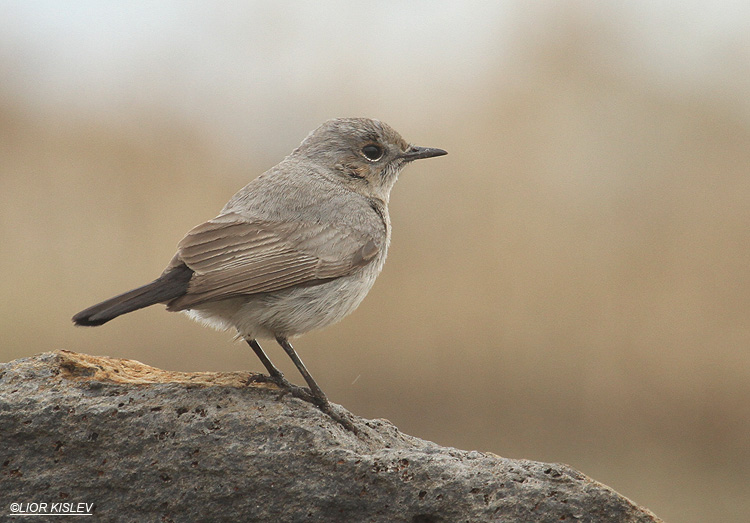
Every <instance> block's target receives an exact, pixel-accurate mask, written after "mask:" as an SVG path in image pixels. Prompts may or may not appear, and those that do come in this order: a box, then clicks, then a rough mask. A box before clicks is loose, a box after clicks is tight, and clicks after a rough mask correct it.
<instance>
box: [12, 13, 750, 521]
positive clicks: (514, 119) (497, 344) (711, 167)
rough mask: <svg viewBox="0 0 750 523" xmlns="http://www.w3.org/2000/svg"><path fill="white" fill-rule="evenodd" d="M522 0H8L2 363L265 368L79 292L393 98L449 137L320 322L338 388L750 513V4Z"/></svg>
mask: <svg viewBox="0 0 750 523" xmlns="http://www.w3.org/2000/svg"><path fill="white" fill-rule="evenodd" d="M526 4H527V3H525V2H517V1H514V2H471V1H467V2H426V1H425V2H414V3H410V4H409V7H407V6H404V5H402V3H401V2H395V1H393V2H380V3H374V4H371V5H367V6H366V5H361V4H358V3H350V2H343V1H342V2H327V3H324V4H319V3H317V2H299V3H297V2H295V3H289V4H277V3H274V2H267V3H266V2H259V3H245V2H219V3H210V6H209V3H208V2H206V3H185V2H162V3H158V4H157V3H145V4H143V3H123V2H102V1H96V2H94V1H91V2H74V3H65V4H63V3H58V2H34V3H27V2H2V4H1V5H2V11H3V16H2V17H1V19H0V78H2V79H3V80H2V82H0V242H1V251H0V252H1V254H0V270H1V271H2V280H1V282H0V290H1V291H2V296H3V298H4V299H3V300H2V301H0V328H1V329H2V330H1V331H0V332H1V334H2V339H3V343H2V347H1V348H0V356H2V360H3V361H10V360H12V359H15V358H20V357H25V356H30V355H33V354H35V353H39V352H43V351H48V350H52V349H56V348H66V349H70V350H75V351H80V352H87V353H91V354H99V355H110V356H116V357H123V358H132V359H137V360H140V361H143V362H145V363H148V364H150V365H154V366H158V367H162V368H166V369H174V370H237V369H253V370H256V371H260V370H262V367H261V365H260V364H259V363H258V362H257V360H256V358H255V357H254V355H253V354H252V352H251V351H250V350H249V349H248V348H247V347H246V346H245V345H244V344H242V343H233V342H232V336H231V334H229V333H217V332H214V331H211V330H208V329H205V328H203V327H201V326H200V325H198V324H195V323H193V322H190V321H189V320H188V319H186V318H185V317H183V316H181V315H178V314H170V313H167V312H165V311H164V310H163V308H160V307H152V308H150V309H147V310H144V311H139V312H136V313H134V314H131V315H128V316H125V317H122V318H119V319H117V320H115V321H113V322H112V323H110V324H107V325H106V326H104V327H101V328H97V329H83V328H73V326H72V324H71V323H70V317H71V316H72V315H73V314H74V313H75V312H77V311H78V310H80V309H82V308H84V307H86V306H88V305H91V304H93V303H94V302H97V301H100V300H102V299H104V298H107V297H109V296H111V295H113V294H116V293H119V292H122V291H125V290H128V289H130V288H132V287H134V286H137V285H140V284H142V283H145V282H147V281H150V280H151V279H153V278H155V277H156V276H157V275H158V274H159V273H160V272H161V270H162V269H163V267H164V266H165V265H166V263H167V262H168V261H169V259H170V257H171V256H172V254H173V252H174V248H175V246H176V243H177V242H178V241H179V239H180V238H181V237H182V235H183V234H184V233H185V232H187V230H188V229H190V228H191V227H192V226H194V225H196V224H198V223H200V222H202V221H204V220H206V219H208V218H211V217H213V216H215V215H216V214H217V212H218V211H219V209H220V208H221V207H222V206H223V205H224V203H225V201H226V200H227V199H228V198H229V197H230V196H231V195H232V194H233V193H234V192H235V191H236V190H238V189H239V188H241V187H242V186H243V185H244V184H245V183H247V182H248V181H249V180H251V179H252V178H254V177H255V176H257V175H258V174H260V173H261V172H263V171H264V170H265V169H267V168H268V167H270V166H272V165H274V164H275V163H277V162H278V161H279V160H280V159H281V158H282V157H283V156H284V155H285V154H287V153H288V152H290V151H291V150H292V148H294V147H295V146H296V145H297V144H298V143H299V142H300V141H301V140H302V139H303V138H304V137H305V136H306V135H307V133H308V132H309V131H310V130H311V129H313V128H314V127H316V126H317V125H318V124H319V123H321V122H322V121H324V120H326V119H328V118H330V117H334V116H370V117H376V118H380V119H382V120H383V121H386V122H388V123H390V124H391V125H392V126H394V127H395V128H396V129H397V130H399V131H400V132H401V133H402V134H403V135H404V137H405V138H406V139H407V140H409V141H412V142H413V143H417V144H419V145H425V146H434V147H442V148H445V149H446V150H448V151H449V153H450V154H449V156H447V157H445V158H439V159H435V160H429V161H425V162H423V163H422V162H420V163H418V164H415V165H413V166H412V167H410V168H409V169H408V170H407V171H406V172H405V173H404V174H403V175H402V177H401V180H400V181H399V184H398V185H397V186H396V188H395V190H394V193H393V197H392V202H391V216H392V220H393V225H394V235H393V242H392V245H391V251H390V256H389V260H388V262H387V263H386V266H385V270H384V272H383V274H382V275H381V277H380V279H379V280H378V283H377V284H376V285H375V287H374V289H373V290H372V292H371V293H370V295H369V297H368V298H367V299H366V300H365V302H364V304H363V305H362V306H361V307H360V308H359V310H358V311H357V312H356V313H354V314H353V315H352V316H351V317H349V318H347V319H346V320H344V321H343V322H342V323H341V324H339V325H337V326H334V327H330V328H328V329H327V330H324V331H322V332H319V333H313V334H309V335H307V336H305V337H303V338H301V339H299V340H297V343H296V347H297V349H298V351H299V353H300V354H301V356H302V358H303V359H304V360H305V362H306V363H307V365H308V367H309V368H310V369H311V372H312V373H313V375H314V376H316V378H317V380H318V381H319V382H320V383H321V385H322V386H323V388H324V389H325V390H326V391H327V393H328V394H329V395H330V397H331V398H332V400H333V401H336V402H338V403H341V404H343V405H344V406H346V407H347V408H348V409H350V410H351V411H353V412H355V413H356V414H359V415H361V416H365V417H371V418H380V417H382V418H387V419H389V420H391V421H393V422H394V423H395V424H396V425H397V426H398V427H399V428H401V429H402V430H403V431H405V432H408V433H410V434H413V435H415V436H419V437H422V438H426V439H429V440H433V441H436V442H438V443H441V444H444V445H450V446H455V447H460V448H464V449H478V450H483V451H491V452H495V453H497V454H500V455H503V456H507V457H514V458H529V459H534V460H542V461H553V462H565V463H568V464H570V465H572V466H574V467H576V468H578V469H579V470H581V471H583V472H585V473H586V474H588V475H590V476H591V477H593V478H595V479H597V480H599V481H601V482H604V483H606V484H608V485H610V486H611V487H613V488H614V489H616V490H617V491H619V492H621V493H622V494H624V495H626V496H628V497H630V498H631V499H633V500H634V501H636V502H637V503H639V504H642V505H644V506H646V507H648V508H650V509H652V510H653V511H654V512H655V513H656V514H657V515H659V516H660V517H662V518H664V519H665V520H667V521H672V522H678V521H680V522H704V521H716V522H718V521H722V522H730V521H738V522H739V521H746V517H747V513H748V512H749V511H750V443H749V441H750V439H749V434H750V351H749V350H748V349H749V347H750V321H749V313H750V204H749V200H748V199H749V198H750V31H748V30H747V20H749V19H750V5H743V4H742V3H739V2H737V3H734V2H718V3H709V2H672V3H670V2H661V3H659V4H660V5H659V6H657V5H652V3H650V2H646V1H640V2H629V3H627V4H625V5H622V3H617V4H616V3H614V2H606V3H600V2H593V1H592V2H546V3H541V4H536V7H533V8H530V7H528V6H527V5H526ZM653 4H655V3H653ZM266 347H267V350H268V351H269V353H270V355H271V356H272V358H273V359H274V360H275V361H276V362H277V364H279V365H280V366H281V367H282V369H283V370H285V371H287V372H288V373H289V374H288V375H289V376H290V377H291V376H295V379H297V378H296V377H297V375H296V373H294V372H293V368H292V366H291V364H288V363H287V361H286V358H285V356H284V355H283V353H282V352H281V350H279V349H278V348H277V347H275V346H274V344H272V343H267V344H266Z"/></svg>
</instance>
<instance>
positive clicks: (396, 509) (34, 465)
mask: <svg viewBox="0 0 750 523" xmlns="http://www.w3.org/2000/svg"><path fill="white" fill-rule="evenodd" d="M251 376H252V374H251V373H248V372H232V373H212V372H198V373H183V372H168V371H163V370H159V369H156V368H153V367H149V366H147V365H144V364H142V363H139V362H136V361H131V360H120V359H114V358H105V357H95V356H88V355H85V354H76V353H73V352H68V351H62V350H60V351H54V352H47V353H44V354H40V355H38V356H34V357H32V358H24V359H20V360H16V361H13V362H11V363H6V364H2V365H0V438H1V441H2V445H0V485H1V487H0V515H3V516H6V517H9V519H10V520H14V519H16V520H21V519H23V518H24V516H20V515H15V516H14V515H13V514H14V512H13V511H12V510H11V504H13V503H19V504H21V505H20V506H15V505H14V506H13V508H14V509H15V511H16V512H17V511H19V510H21V511H23V510H28V511H35V512H37V513H38V512H40V508H39V507H40V506H41V504H43V503H46V505H45V510H46V511H47V512H49V511H50V510H52V509H53V505H52V504H53V503H57V504H58V505H55V506H54V507H56V510H63V508H64V507H63V505H62V503H69V504H70V505H69V507H74V508H77V507H79V505H78V504H79V503H80V504H93V509H92V511H93V514H94V516H95V517H94V520H97V521H99V520H101V521H164V522H169V521H274V522H276V521H326V522H336V521H342V522H344V521H345V522H353V521H355V522H356V521H363V522H364V521H373V522H380V521H383V522H385V521H387V522H396V521H403V522H413V523H420V522H421V523H427V522H457V521H462V522H463V521H470V522H485V521H498V522H511V521H512V522H518V521H524V522H537V521H538V522H547V521H549V522H552V521H554V522H560V521H584V522H643V523H645V522H655V521H660V520H659V519H658V518H656V517H655V516H654V515H653V514H652V513H650V512H649V511H648V510H645V509H643V508H640V507H638V506H636V505H634V504H633V503H632V502H630V501H629V500H627V499H626V498H624V497H622V496H620V495H619V494H617V493H616V492H614V491H613V490H611V489H610V488H608V487H606V486H604V485H602V484H600V483H597V482H596V481H593V480H591V479H590V478H588V477H586V476H585V475H583V474H581V473H580V472H577V471H575V470H573V469H571V468H570V467H568V466H566V465H561V464H549V463H539V462H535V461H527V460H511V459H505V458H502V457H500V456H497V455H494V454H490V453H483V452H473V451H472V452H467V451H463V450H457V449H453V448H447V447H441V446H439V445H436V444H434V443H431V442H429V441H424V440H421V439H418V438H415V437H412V436H408V435H406V434H402V433H401V432H399V431H398V429H396V427H394V426H393V425H391V424H390V423H389V422H388V421H385V420H365V419H362V418H357V417H356V416H352V415H351V414H348V413H347V415H348V416H350V417H351V419H352V421H353V423H354V424H355V426H356V427H357V428H358V429H359V434H358V435H355V434H353V433H352V432H349V431H347V430H345V429H343V428H342V427H341V426H340V425H339V424H337V423H335V422H334V421H332V420H331V419H330V418H329V417H328V416H326V415H325V414H323V413H321V412H320V411H319V410H318V409H317V408H315V407H314V406H312V405H310V404H308V403H305V402H303V401H300V400H298V399H296V398H293V397H291V396H290V395H284V394H282V393H281V391H280V390H279V389H278V388H276V387H275V386H274V385H272V384H268V383H250V384H247V381H248V378H250V377H251ZM29 503H39V504H40V505H38V506H34V505H28V504H29ZM24 504H26V505H24ZM80 507H82V508H83V509H88V508H89V507H90V505H80ZM49 519H51V520H52V519H57V518H49ZM43 520H44V518H41V517H35V518H34V521H43Z"/></svg>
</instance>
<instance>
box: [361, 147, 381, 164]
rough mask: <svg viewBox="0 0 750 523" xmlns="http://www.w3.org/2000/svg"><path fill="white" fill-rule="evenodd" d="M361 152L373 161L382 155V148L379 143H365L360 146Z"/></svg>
mask: <svg viewBox="0 0 750 523" xmlns="http://www.w3.org/2000/svg"><path fill="white" fill-rule="evenodd" d="M362 154H364V155H365V158H367V159H368V160H370V161H371V162H374V161H377V160H380V158H382V157H383V148H382V147H380V146H379V145H372V144H370V145H365V146H364V147H362Z"/></svg>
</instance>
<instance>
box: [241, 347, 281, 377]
mask: <svg viewBox="0 0 750 523" xmlns="http://www.w3.org/2000/svg"><path fill="white" fill-rule="evenodd" d="M245 341H246V342H247V344H248V345H250V348H251V349H253V352H255V355H256V356H258V359H259V360H260V362H261V363H262V364H263V366H264V367H265V368H266V370H267V371H268V375H269V376H270V377H271V378H273V379H275V380H284V381H286V378H284V375H283V374H282V373H281V371H280V370H279V369H277V368H276V366H275V365H274V364H273V363H271V360H270V359H268V356H266V353H265V352H263V349H262V348H261V346H260V343H258V340H255V339H251V338H245ZM287 383H288V382H287Z"/></svg>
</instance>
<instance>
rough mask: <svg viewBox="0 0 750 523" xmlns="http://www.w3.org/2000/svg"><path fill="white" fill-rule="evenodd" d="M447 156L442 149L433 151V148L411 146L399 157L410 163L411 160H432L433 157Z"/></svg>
mask: <svg viewBox="0 0 750 523" xmlns="http://www.w3.org/2000/svg"><path fill="white" fill-rule="evenodd" d="M444 154H448V152H447V151H443V150H442V149H435V148H434V147H417V146H416V145H412V146H411V147H409V150H408V151H406V152H405V153H403V154H402V155H401V158H403V159H404V160H406V161H407V162H410V161H412V160H420V159H422V158H432V157H433V156H443V155H444Z"/></svg>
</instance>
